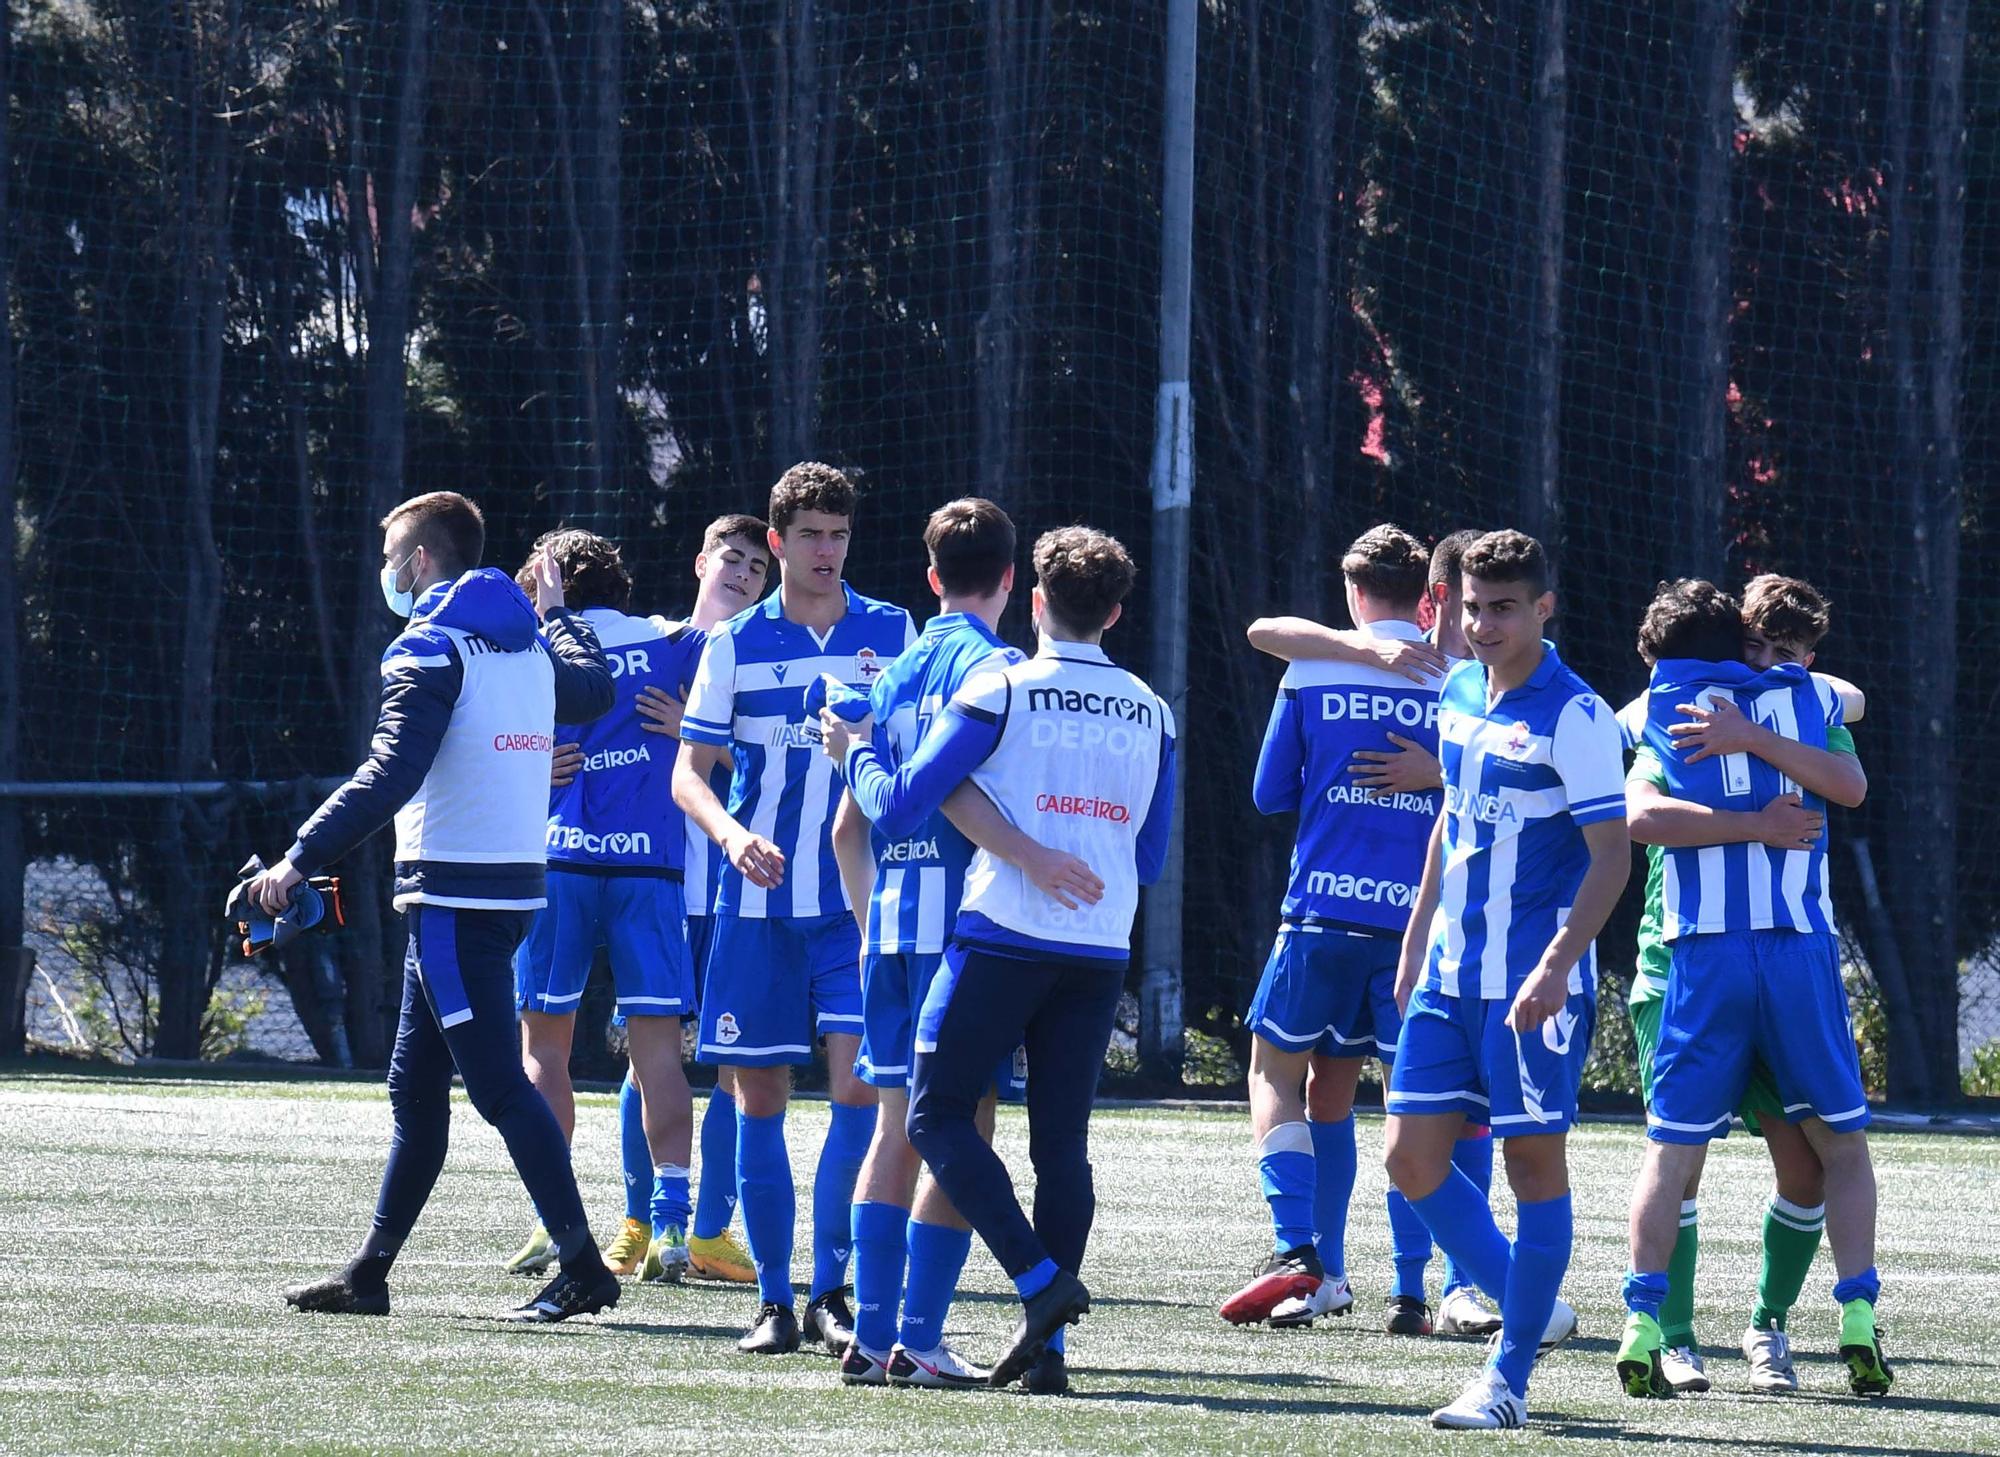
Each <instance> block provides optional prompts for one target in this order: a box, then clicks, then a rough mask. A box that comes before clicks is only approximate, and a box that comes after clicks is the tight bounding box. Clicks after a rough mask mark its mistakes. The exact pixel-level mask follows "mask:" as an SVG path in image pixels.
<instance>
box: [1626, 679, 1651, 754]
mask: <svg viewBox="0 0 2000 1457" xmlns="http://www.w3.org/2000/svg"><path fill="white" fill-rule="evenodd" d="M1651 700H1652V695H1651V694H1648V693H1641V694H1640V695H1639V696H1638V697H1637V698H1635V699H1633V700H1632V701H1631V702H1630V703H1628V704H1626V705H1625V706H1624V707H1623V708H1621V709H1619V710H1618V729H1619V732H1621V733H1622V734H1624V736H1625V747H1626V748H1628V749H1636V748H1638V747H1639V744H1640V741H1641V740H1643V739H1644V738H1645V737H1646V715H1647V713H1648V712H1649V711H1650V709H1651V707H1652V702H1651Z"/></svg>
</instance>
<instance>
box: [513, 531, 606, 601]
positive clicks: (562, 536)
mask: <svg viewBox="0 0 2000 1457" xmlns="http://www.w3.org/2000/svg"><path fill="white" fill-rule="evenodd" d="M543 547H549V548H552V549H553V550H554V552H555V557H556V567H557V569H558V570H559V571H561V573H562V582H563V601H564V602H565V603H567V604H568V605H569V606H571V607H575V608H578V609H579V610H580V609H582V608H585V607H609V608H611V609H612V610H613V611H615V612H623V611H624V610H625V609H626V608H627V607H629V606H631V605H632V574H631V573H630V572H628V571H627V570H626V569H625V559H624V557H623V556H622V555H620V553H619V551H618V544H617V543H616V542H613V541H608V540H606V539H605V538H604V537H602V536H599V535H597V534H596V533H595V532H591V531H578V530H575V529H573V528H558V529H557V530H554V531H545V532H543V533H542V535H541V536H540V537H538V538H537V539H536V541H535V544H534V546H533V547H531V548H530V549H529V551H528V559H527V561H525V562H523V563H522V564H521V570H520V571H518V572H516V573H515V574H514V580H515V581H516V582H517V583H519V584H520V587H521V590H522V591H524V592H526V593H527V594H528V595H529V596H533V595H534V591H535V584H534V579H533V577H532V576H531V575H530V572H531V570H532V569H533V567H534V564H535V558H536V557H538V556H540V555H541V554H542V548H543Z"/></svg>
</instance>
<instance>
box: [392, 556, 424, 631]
mask: <svg viewBox="0 0 2000 1457" xmlns="http://www.w3.org/2000/svg"><path fill="white" fill-rule="evenodd" d="M421 550H423V548H422V547H412V548H411V549H410V554H409V555H408V556H406V557H404V558H403V560H402V561H401V562H400V563H399V564H397V565H396V566H393V567H392V566H387V565H385V566H384V567H383V568H382V600H383V601H384V602H386V603H388V604H389V610H390V611H391V612H393V613H395V614H396V615H397V616H398V617H408V616H409V615H410V614H411V613H412V612H414V611H416V610H417V593H416V589H415V586H414V584H413V585H412V586H411V587H410V588H409V589H408V590H406V591H398V590H397V589H396V579H397V578H398V577H400V576H402V575H403V568H404V567H407V566H408V565H409V564H410V563H411V562H413V561H415V560H416V557H417V553H418V552H419V551H421Z"/></svg>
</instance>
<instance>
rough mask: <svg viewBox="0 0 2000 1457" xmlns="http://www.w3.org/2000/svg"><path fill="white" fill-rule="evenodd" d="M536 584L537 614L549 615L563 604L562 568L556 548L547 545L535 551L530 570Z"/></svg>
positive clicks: (538, 615) (529, 573) (540, 615)
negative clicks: (557, 560)
mask: <svg viewBox="0 0 2000 1457" xmlns="http://www.w3.org/2000/svg"><path fill="white" fill-rule="evenodd" d="M528 576H529V578H530V579H531V580H532V581H533V582H534V584H535V615H536V616H537V617H547V616H548V615H549V613H551V612H553V611H554V610H555V609H556V608H558V607H560V606H562V605H563V584H562V568H561V567H559V566H557V565H556V549H555V548H554V547H552V546H545V547H543V548H542V549H541V550H540V551H538V552H536V553H535V560H534V564H533V566H532V567H531V568H530V569H529V572H528Z"/></svg>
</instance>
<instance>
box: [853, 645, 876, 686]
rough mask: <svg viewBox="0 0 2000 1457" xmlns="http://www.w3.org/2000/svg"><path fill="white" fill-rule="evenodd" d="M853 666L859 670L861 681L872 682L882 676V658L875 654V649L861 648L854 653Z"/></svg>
mask: <svg viewBox="0 0 2000 1457" xmlns="http://www.w3.org/2000/svg"><path fill="white" fill-rule="evenodd" d="M854 666H855V667H856V668H858V669H859V670H860V672H861V681H862V682H864V683H873V682H874V681H875V680H876V679H877V678H879V677H881V676H882V660H881V659H880V658H878V657H876V656H875V649H873V648H863V649H862V650H861V651H860V652H858V653H856V654H855V655H854Z"/></svg>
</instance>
